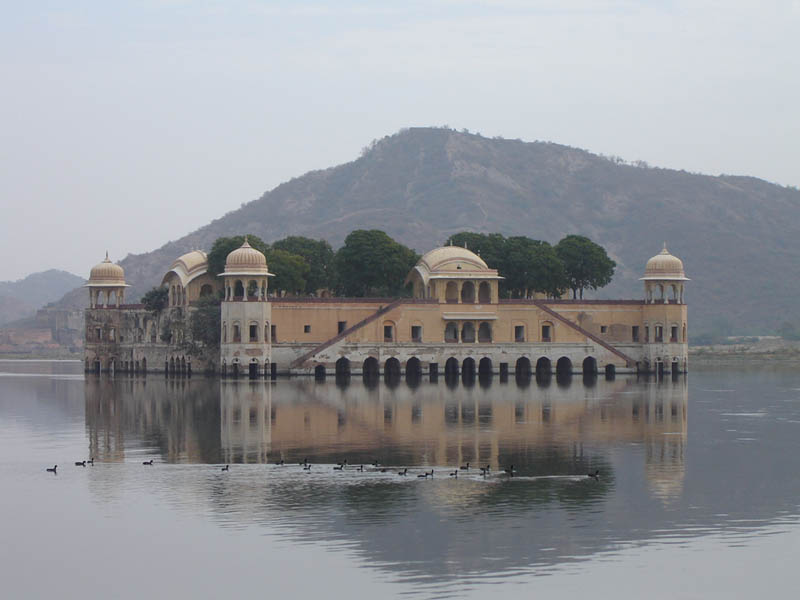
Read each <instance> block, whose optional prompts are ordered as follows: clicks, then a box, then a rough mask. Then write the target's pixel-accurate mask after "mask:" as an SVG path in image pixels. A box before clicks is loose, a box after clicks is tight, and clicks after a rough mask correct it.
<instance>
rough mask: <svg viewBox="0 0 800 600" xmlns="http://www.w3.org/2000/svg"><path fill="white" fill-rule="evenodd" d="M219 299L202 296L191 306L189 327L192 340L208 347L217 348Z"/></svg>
mask: <svg viewBox="0 0 800 600" xmlns="http://www.w3.org/2000/svg"><path fill="white" fill-rule="evenodd" d="M219 305H220V299H219V298H218V297H216V296H203V297H202V298H200V299H198V300H197V301H196V302H195V303H194V306H193V309H192V312H191V317H190V319H189V327H190V329H191V332H192V340H193V341H194V342H201V343H202V344H204V345H205V346H207V347H209V348H219V337H220V334H219V330H220V326H221V325H220V313H221V311H220V308H219Z"/></svg>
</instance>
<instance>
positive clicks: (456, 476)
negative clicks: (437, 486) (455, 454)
mask: <svg viewBox="0 0 800 600" xmlns="http://www.w3.org/2000/svg"><path fill="white" fill-rule="evenodd" d="M448 475H450V477H455V478H456V479H458V469H456V470H455V471H453V472H452V473H448Z"/></svg>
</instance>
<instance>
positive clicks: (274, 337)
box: [269, 325, 278, 344]
mask: <svg viewBox="0 0 800 600" xmlns="http://www.w3.org/2000/svg"><path fill="white" fill-rule="evenodd" d="M275 331H276V330H275V325H270V327H269V339H270V341H271V342H272V343H273V344H274V343H275V342H277V341H278V334H277V333H275Z"/></svg>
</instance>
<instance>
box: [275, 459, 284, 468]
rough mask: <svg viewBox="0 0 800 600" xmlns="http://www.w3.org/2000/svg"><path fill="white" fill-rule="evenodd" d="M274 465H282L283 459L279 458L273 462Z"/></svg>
mask: <svg viewBox="0 0 800 600" xmlns="http://www.w3.org/2000/svg"><path fill="white" fill-rule="evenodd" d="M275 466H277V467H282V466H283V459H280V460H279V461H276V462H275Z"/></svg>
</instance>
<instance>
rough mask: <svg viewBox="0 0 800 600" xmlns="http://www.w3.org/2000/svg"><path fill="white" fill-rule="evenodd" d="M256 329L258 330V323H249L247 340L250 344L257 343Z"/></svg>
mask: <svg viewBox="0 0 800 600" xmlns="http://www.w3.org/2000/svg"><path fill="white" fill-rule="evenodd" d="M258 329H259V327H258V323H256V322H255V321H251V322H250V327H249V334H250V335H249V340H250V341H251V342H257V341H258Z"/></svg>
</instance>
